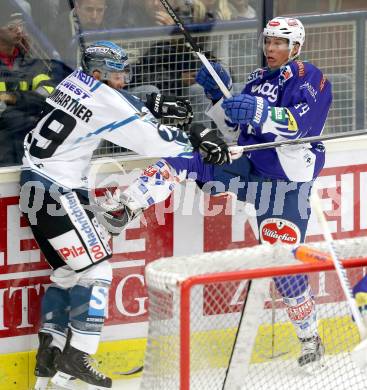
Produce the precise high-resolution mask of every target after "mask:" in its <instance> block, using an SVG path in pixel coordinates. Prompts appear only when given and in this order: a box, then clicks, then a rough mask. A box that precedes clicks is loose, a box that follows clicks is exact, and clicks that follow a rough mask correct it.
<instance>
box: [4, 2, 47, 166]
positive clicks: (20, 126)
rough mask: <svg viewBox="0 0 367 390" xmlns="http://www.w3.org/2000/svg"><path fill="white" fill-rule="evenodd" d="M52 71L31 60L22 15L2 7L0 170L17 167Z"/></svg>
mask: <svg viewBox="0 0 367 390" xmlns="http://www.w3.org/2000/svg"><path fill="white" fill-rule="evenodd" d="M50 74H51V67H50V64H49V63H48V62H46V61H42V60H40V59H36V58H32V57H31V55H30V49H29V39H28V37H27V35H26V33H25V30H24V22H23V15H22V14H21V13H20V12H15V11H14V9H12V8H11V7H10V6H7V3H5V5H4V7H2V12H1V14H0V166H9V165H18V164H20V163H21V160H22V155H23V140H24V137H25V135H26V134H27V132H28V131H29V130H31V129H32V128H33V127H34V124H35V123H36V121H37V120H38V119H39V118H40V114H41V111H42V108H43V103H44V101H45V98H46V97H47V96H48V95H49V94H50V93H51V92H52V91H53V89H54V87H53V82H52V80H51V77H50Z"/></svg>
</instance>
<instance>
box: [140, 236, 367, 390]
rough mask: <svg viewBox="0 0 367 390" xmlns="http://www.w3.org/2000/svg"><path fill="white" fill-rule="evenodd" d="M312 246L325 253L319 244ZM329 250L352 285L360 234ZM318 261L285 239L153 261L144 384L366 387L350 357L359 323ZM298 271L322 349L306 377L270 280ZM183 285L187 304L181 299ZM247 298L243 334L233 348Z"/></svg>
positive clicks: (366, 244)
mask: <svg viewBox="0 0 367 390" xmlns="http://www.w3.org/2000/svg"><path fill="white" fill-rule="evenodd" d="M310 246H311V247H314V248H317V249H320V250H322V251H325V252H327V245H326V244H325V243H324V242H321V243H316V244H312V245H310ZM336 246H337V249H338V253H339V255H340V258H342V259H346V260H347V261H345V266H346V268H347V275H348V278H349V280H350V282H351V284H354V283H355V282H357V281H358V280H359V279H360V278H362V276H363V275H364V268H363V267H364V265H366V266H367V256H366V253H367V251H366V249H367V238H354V239H347V240H338V241H336ZM364 257H366V258H364ZM352 259H354V260H352ZM355 259H357V262H356V261H355ZM358 259H359V260H358ZM353 261H354V262H353ZM352 263H353V264H352ZM324 265H325V264H323V263H322V262H318V263H314V264H304V263H301V262H300V261H298V260H297V259H295V258H294V257H293V254H292V251H291V250H290V247H289V246H284V245H280V246H278V245H277V246H270V245H269V246H268V245H261V246H260V245H259V246H256V247H252V248H246V249H236V250H227V251H220V252H210V253H205V254H201V255H195V256H192V257H176V258H167V259H160V260H158V261H156V262H154V263H152V264H150V265H149V266H148V267H147V270H146V279H147V285H148V293H149V314H150V318H149V333H148V345H147V351H146V357H145V363H144V372H143V379H142V385H141V388H142V389H149V390H154V389H160V390H175V389H177V390H178V389H180V390H187V389H191V390H193V389H198V390H199V389H200V390H205V389H207V390H216V389H218V390H219V389H221V390H222V389H224V390H236V389H239V390H240V389H241V390H247V389H275V390H282V389H287V390H288V389H289V388H290V387H291V386H292V388H294V387H296V388H304V387H305V386H312V388H313V389H322V390H327V389H340V390H342V389H343V390H344V389H346V388H353V389H361V390H362V389H365V388H366V383H367V374H364V373H362V372H361V371H360V370H359V369H358V368H357V367H356V366H355V365H354V363H353V362H352V360H351V357H350V351H351V350H352V349H353V348H354V346H355V345H357V344H358V343H359V342H360V337H359V333H358V329H357V327H356V325H355V323H354V321H353V320H352V318H351V315H350V310H349V306H348V304H347V302H346V300H345V296H344V293H343V291H342V289H341V287H340V283H339V281H338V278H337V275H336V272H335V271H333V270H332V268H331V266H329V267H325V268H322V267H323V266H324ZM299 273H302V274H307V276H308V282H309V285H310V287H311V290H312V292H313V295H314V300H315V303H316V306H315V307H316V313H317V332H318V334H319V335H320V337H321V339H322V343H323V345H324V347H325V356H324V358H323V359H322V366H323V367H322V369H321V370H319V371H318V372H315V373H313V374H307V373H305V370H303V369H302V368H301V367H300V366H299V364H298V361H297V360H298V357H299V356H300V353H301V346H300V341H299V339H298V337H297V334H296V331H295V327H294V326H293V324H292V322H291V321H290V319H289V316H288V315H287V310H286V309H287V307H286V305H285V303H284V301H283V298H282V296H281V295H280V293H279V291H278V289H277V288H276V284H275V282H274V279H273V278H274V277H275V276H276V277H278V281H279V280H281V281H283V280H284V283H286V282H287V280H288V279H287V278H284V276H287V275H294V274H299ZM279 277H281V278H282V279H279ZM251 279H252V282H251V287H250V289H248V285H249V280H251ZM186 287H188V289H187V291H189V292H188V295H187V296H188V297H189V299H188V301H186V300H184V298H183V297H185V296H186V295H185V294H186V293H185V292H184V290H185V291H186ZM278 287H279V282H278ZM248 291H249V292H248ZM244 303H245V309H244V311H243V313H244V314H243V319H242V325H241V331H240V333H239V335H238V337H237V342H236V349H235V351H234V353H232V352H233V345H234V343H235V340H236V334H237V330H238V327H239V322H240V315H241V312H242V308H243V306H244ZM229 366H230V367H231V369H230V370H229V371H227V369H228V367H229Z"/></svg>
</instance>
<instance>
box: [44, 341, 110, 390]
mask: <svg viewBox="0 0 367 390" xmlns="http://www.w3.org/2000/svg"><path fill="white" fill-rule="evenodd" d="M91 360H92V359H91V357H90V356H89V355H88V354H87V353H85V352H83V351H80V350H78V349H76V348H73V347H72V346H71V345H70V344H67V345H66V347H65V349H64V351H63V353H62V355H60V357H59V358H58V360H57V362H56V364H57V372H56V374H55V375H54V376H53V378H52V379H51V382H52V383H53V384H54V385H57V386H60V387H62V388H65V389H68V388H71V387H70V380H72V379H74V378H75V379H79V380H81V381H83V382H85V383H87V384H88V385H89V386H88V390H102V389H110V388H111V387H112V380H111V378H108V377H106V376H105V375H103V374H102V373H100V372H99V371H97V370H96V369H95V368H94V367H93V366H92V365H91Z"/></svg>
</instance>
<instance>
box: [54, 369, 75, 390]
mask: <svg viewBox="0 0 367 390" xmlns="http://www.w3.org/2000/svg"><path fill="white" fill-rule="evenodd" d="M73 379H74V378H73V377H72V376H71V375H69V374H65V373H64V372H62V371H57V373H56V374H55V375H54V376H53V377H52V379H51V382H52V383H53V384H54V385H56V386H59V387H61V388H63V389H69V390H72V389H73V382H74V381H73Z"/></svg>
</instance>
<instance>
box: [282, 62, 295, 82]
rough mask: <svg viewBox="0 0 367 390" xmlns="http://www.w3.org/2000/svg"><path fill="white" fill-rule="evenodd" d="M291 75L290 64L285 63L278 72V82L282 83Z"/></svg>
mask: <svg viewBox="0 0 367 390" xmlns="http://www.w3.org/2000/svg"><path fill="white" fill-rule="evenodd" d="M292 77H293V72H292V68H291V66H290V65H286V66H284V67H283V69H282V70H281V72H280V76H279V84H280V85H283V84H284V83H285V82H286V81H287V80H289V79H290V78H292Z"/></svg>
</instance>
